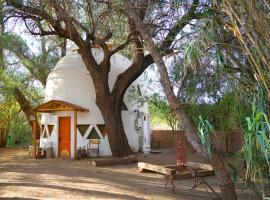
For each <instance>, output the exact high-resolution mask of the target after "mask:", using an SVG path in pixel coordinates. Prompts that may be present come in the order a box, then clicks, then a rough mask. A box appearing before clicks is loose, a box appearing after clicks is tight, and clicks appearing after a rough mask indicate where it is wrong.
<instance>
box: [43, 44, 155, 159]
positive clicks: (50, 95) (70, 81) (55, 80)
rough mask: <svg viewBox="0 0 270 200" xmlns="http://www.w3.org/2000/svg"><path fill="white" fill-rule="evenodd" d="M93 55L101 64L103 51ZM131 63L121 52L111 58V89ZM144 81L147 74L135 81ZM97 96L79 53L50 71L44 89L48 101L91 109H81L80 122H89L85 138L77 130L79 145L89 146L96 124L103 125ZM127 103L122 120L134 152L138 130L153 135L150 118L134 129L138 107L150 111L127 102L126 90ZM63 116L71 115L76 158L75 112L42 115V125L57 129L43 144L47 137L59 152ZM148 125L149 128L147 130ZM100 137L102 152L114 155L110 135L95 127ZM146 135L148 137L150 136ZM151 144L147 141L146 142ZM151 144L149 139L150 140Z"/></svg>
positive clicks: (137, 142)
mask: <svg viewBox="0 0 270 200" xmlns="http://www.w3.org/2000/svg"><path fill="white" fill-rule="evenodd" d="M93 54H94V56H95V59H96V60H97V62H98V63H99V62H100V61H101V59H102V58H103V54H102V52H101V50H99V49H94V50H93ZM130 65H131V62H130V61H129V60H128V59H127V58H125V57H123V56H122V55H119V54H116V55H114V56H112V58H111V71H110V73H109V83H108V84H109V88H110V89H112V88H113V85H114V83H115V81H116V78H117V75H118V74H120V73H122V72H124V71H125V69H127V68H128V67H129V66H130ZM133 84H134V85H137V84H144V77H141V78H139V79H138V80H137V81H135V82H134V83H133ZM95 99H96V95H95V89H94V85H93V81H92V79H91V76H90V74H89V72H88V70H87V69H86V67H85V65H84V63H83V61H82V58H81V56H80V55H79V54H78V53H77V52H71V53H70V54H69V55H67V56H66V57H64V58H62V59H61V60H60V61H59V62H58V63H57V65H56V67H55V68H54V70H52V72H51V73H50V74H49V76H48V79H47V84H46V89H45V102H47V101H50V100H61V101H66V102H69V103H72V104H76V105H78V106H81V107H84V108H87V109H89V112H78V115H77V124H90V127H89V128H88V130H87V132H86V133H85V135H84V137H82V135H81V134H80V132H79V130H78V129H77V148H79V147H84V146H87V144H88V140H87V139H86V138H87V136H88V134H89V133H90V131H91V129H92V127H93V126H96V124H104V120H103V117H102V114H101V112H100V110H99V108H98V107H97V105H96V103H95ZM124 102H125V105H126V106H127V108H128V111H122V119H123V124H124V129H125V132H126V135H127V138H128V141H129V144H130V146H131V148H132V150H133V151H135V152H136V151H138V150H139V137H138V136H139V133H141V134H143V135H144V137H146V135H147V134H148V136H149V138H150V134H149V133H150V129H149V125H148V126H146V125H145V123H148V124H149V120H148V121H147V122H144V125H143V127H142V128H141V129H140V130H136V129H135V119H136V118H137V117H138V116H137V115H136V113H135V112H134V111H135V110H138V111H139V112H141V113H146V114H148V109H147V105H146V104H145V105H143V106H142V107H138V106H136V105H134V104H133V103H132V102H129V101H128V98H127V93H126V95H125V97H124ZM61 116H70V117H71V152H70V153H71V157H74V127H73V126H74V123H73V122H74V121H73V120H74V119H73V112H56V113H54V114H43V115H42V123H43V124H54V125H55V127H54V130H53V132H52V134H51V136H50V137H49V138H47V139H45V140H44V139H41V144H42V145H41V146H43V147H45V144H44V143H46V140H47V141H48V142H53V147H54V154H55V156H57V155H58V118H59V117H61ZM147 128H148V130H147ZM96 130H97V132H98V134H99V136H100V137H101V138H102V139H101V140H100V142H101V143H100V155H104V156H106V155H111V150H110V146H109V141H108V136H106V137H105V138H103V137H102V135H101V133H100V132H99V129H98V128H97V127H96ZM148 136H147V137H148ZM147 145H148V144H147ZM149 146H150V141H149Z"/></svg>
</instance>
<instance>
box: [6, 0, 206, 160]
mask: <svg viewBox="0 0 270 200" xmlns="http://www.w3.org/2000/svg"><path fill="white" fill-rule="evenodd" d="M6 3H7V5H8V8H7V9H9V13H10V15H9V17H12V16H13V17H18V16H19V17H20V18H21V19H22V20H23V21H24V23H25V24H26V26H27V27H28V29H29V31H30V33H31V34H33V35H40V36H46V35H58V36H59V37H61V38H65V39H70V40H72V41H73V42H74V43H75V44H76V45H77V46H78V47H79V53H80V54H81V56H82V59H83V62H84V64H85V65H86V68H87V69H88V71H89V72H90V74H91V77H92V79H93V83H94V87H95V90H96V103H97V105H98V107H99V109H100V110H101V113H102V115H103V118H104V121H105V124H106V126H107V128H108V130H109V134H108V137H109V142H110V147H111V150H112V154H113V156H125V155H128V154H130V153H131V149H130V147H129V144H128V141H127V138H126V135H125V134H124V128H123V123H122V118H121V105H122V102H123V97H124V94H125V92H126V90H127V88H128V87H129V86H130V84H131V83H132V82H133V81H134V80H136V79H137V78H138V77H139V76H140V75H141V74H142V73H143V71H144V70H145V69H146V68H147V67H148V66H149V65H150V64H152V63H153V59H152V56H151V55H149V54H148V55H144V52H143V49H142V47H143V45H142V41H141V38H140V36H139V34H138V32H137V31H136V30H135V29H134V23H133V21H132V20H127V18H126V16H125V15H124V14H123V13H124V10H123V9H122V2H119V1H95V2H93V1H82V2H77V1H60V2H59V1H54V0H46V1H27V2H20V1H16V0H6ZM176 13H177V12H176ZM144 15H145V14H144V12H140V17H141V18H144ZM202 17H204V16H203V15H201V13H194V9H191V10H187V12H186V13H185V14H184V15H183V17H180V18H177V19H175V20H174V23H172V24H170V28H169V33H168V36H167V37H165V38H164V40H162V41H161V43H162V44H161V45H160V48H159V50H160V51H162V52H163V55H165V54H169V53H171V50H170V46H171V44H172V43H173V41H174V39H175V37H176V36H177V35H178V33H179V31H180V30H182V29H183V28H184V27H185V26H186V25H187V24H188V23H189V22H190V21H191V20H193V19H198V18H202ZM101 21H102V23H100V22H101ZM127 21H128V23H127ZM115 22H118V23H120V25H121V26H119V24H117V25H118V26H117V25H116V24H115ZM45 25H46V26H45ZM115 27H117V28H119V29H120V30H121V31H119V30H115V29H116V28H115ZM163 30H164V29H163ZM163 30H162V29H160V30H157V32H162V31H163ZM167 30H168V29H167ZM125 32H128V34H123V33H125ZM117 33H118V35H117ZM119 33H121V34H122V35H124V36H125V38H123V36H122V37H120V38H121V39H120V40H121V42H120V43H119V45H117V46H115V48H113V49H112V50H110V49H109V48H108V46H107V44H106V42H107V41H109V40H110V39H111V40H114V38H113V36H115V37H116V38H119ZM118 41H119V40H118ZM91 43H92V44H95V45H99V46H100V47H101V48H102V50H103V54H104V58H103V60H102V62H100V63H97V62H96V60H95V58H94V56H93V55H92V52H91ZM129 44H132V49H133V63H132V64H131V65H130V66H129V67H128V68H127V70H126V71H124V72H123V73H121V74H120V75H119V76H118V77H117V80H116V82H115V84H114V86H113V88H112V89H111V90H110V89H109V86H108V76H109V72H110V67H111V66H110V58H111V57H112V55H113V54H115V53H116V52H118V51H120V50H122V49H124V48H125V47H127V46H128V45H129Z"/></svg>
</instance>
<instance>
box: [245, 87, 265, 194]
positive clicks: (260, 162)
mask: <svg viewBox="0 0 270 200" xmlns="http://www.w3.org/2000/svg"><path fill="white" fill-rule="evenodd" d="M265 108H266V105H265V101H264V95H263V91H262V90H261V89H259V92H258V94H257V95H255V96H254V100H253V103H252V111H253V112H252V115H251V116H250V117H247V118H246V126H245V131H244V135H243V136H244V144H243V148H242V151H241V153H242V155H243V156H244V159H245V163H246V167H247V170H246V181H248V182H253V183H255V184H256V185H258V187H259V188H260V189H261V191H262V194H263V196H264V190H263V188H264V183H265V181H266V180H267V176H268V175H269V173H270V123H269V119H268V116H267V115H266V114H265V111H266V110H265Z"/></svg>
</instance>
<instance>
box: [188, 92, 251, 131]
mask: <svg viewBox="0 0 270 200" xmlns="http://www.w3.org/2000/svg"><path fill="white" fill-rule="evenodd" d="M186 112H187V114H188V116H189V118H190V119H191V120H192V122H193V123H194V125H195V126H198V125H199V123H200V119H199V118H198V117H197V116H202V118H203V119H206V120H207V121H209V122H210V123H211V124H212V125H213V127H214V128H215V130H222V131H229V130H233V129H239V128H240V127H241V124H242V123H243V122H244V119H245V116H247V115H248V114H249V113H250V109H249V105H248V104H247V103H245V102H244V101H240V100H238V99H237V96H236V95H235V94H234V93H228V94H226V95H225V96H223V97H222V98H220V99H219V100H218V101H217V103H215V104H191V105H187V106H186Z"/></svg>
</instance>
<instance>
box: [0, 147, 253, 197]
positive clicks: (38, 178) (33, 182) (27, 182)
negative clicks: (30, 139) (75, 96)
mask: <svg viewBox="0 0 270 200" xmlns="http://www.w3.org/2000/svg"><path fill="white" fill-rule="evenodd" d="M162 151H163V153H162V154H155V155H142V154H141V155H139V159H140V161H144V162H150V163H155V164H164V165H165V164H175V155H174V152H173V150H172V149H164V150H162ZM189 154H190V155H189V156H188V157H189V159H191V160H193V161H203V160H202V159H201V158H200V157H199V156H197V155H196V154H192V153H189ZM205 180H206V181H207V182H208V183H209V184H210V185H211V186H212V187H213V188H214V189H215V190H216V191H217V192H219V189H218V182H217V180H216V178H215V176H211V177H206V178H205ZM175 183H176V193H172V192H171V191H170V189H164V178H163V176H162V175H159V174H152V173H138V169H137V164H130V165H116V166H110V167H102V168H95V167H91V166H90V165H89V159H84V160H79V161H75V160H61V159H42V160H34V159H32V158H29V157H28V151H27V149H0V199H16V200H18V199H20V200H24V199H70V200H71V199H110V200H111V199H135V200H136V199H153V200H158V199H168V200H170V199H194V200H195V199H198V200H199V199H212V198H211V196H209V193H208V192H206V191H205V189H204V187H203V186H199V187H197V188H196V190H192V191H184V190H185V189H187V188H189V187H190V186H191V185H192V180H191V179H186V180H181V181H176V182H175ZM237 192H238V193H239V199H252V197H250V196H249V194H247V192H246V191H244V192H242V191H240V190H238V191H237Z"/></svg>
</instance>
